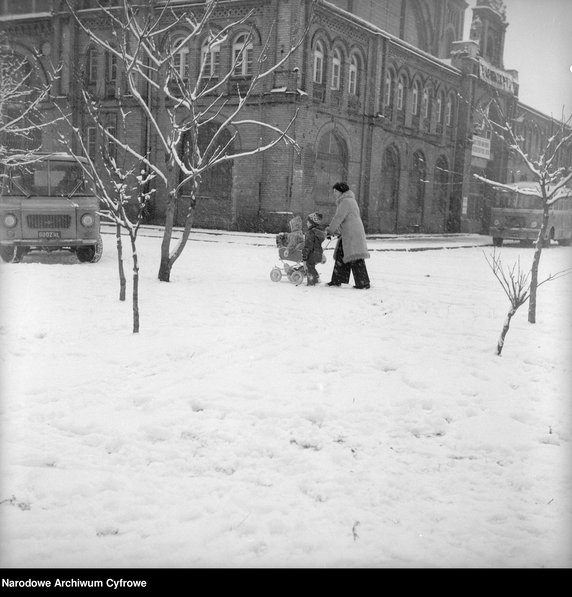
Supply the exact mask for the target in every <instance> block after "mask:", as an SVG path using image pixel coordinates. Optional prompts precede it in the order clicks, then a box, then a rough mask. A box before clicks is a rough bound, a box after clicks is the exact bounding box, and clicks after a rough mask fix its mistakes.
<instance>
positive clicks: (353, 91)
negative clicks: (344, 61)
mask: <svg viewBox="0 0 572 597" xmlns="http://www.w3.org/2000/svg"><path fill="white" fill-rule="evenodd" d="M348 83H349V86H348V91H349V93H350V95H357V94H358V61H357V58H356V57H355V56H352V57H351V59H350V72H349V81H348Z"/></svg>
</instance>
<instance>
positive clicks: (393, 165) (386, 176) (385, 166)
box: [381, 147, 400, 211]
mask: <svg viewBox="0 0 572 597" xmlns="http://www.w3.org/2000/svg"><path fill="white" fill-rule="evenodd" d="M399 170H400V168H399V154H398V153H397V150H396V149H395V148H394V147H388V148H387V149H386V150H385V152H384V154H383V160H382V162H381V194H382V207H383V209H386V210H391V211H393V210H395V209H396V208H397V202H398V197H399Z"/></svg>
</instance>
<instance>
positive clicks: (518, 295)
mask: <svg viewBox="0 0 572 597" xmlns="http://www.w3.org/2000/svg"><path fill="white" fill-rule="evenodd" d="M485 259H486V261H487V263H488V264H489V267H490V268H491V270H492V272H493V274H494V275H495V277H496V279H497V280H498V281H499V283H500V285H501V287H502V289H503V291H504V293H505V294H506V296H507V297H508V300H509V302H510V309H509V311H508V313H507V315H506V319H505V321H504V323H503V327H502V331H501V334H500V336H499V339H498V342H497V355H499V356H500V354H501V352H502V349H503V347H504V342H505V338H506V335H507V334H508V330H509V328H510V322H511V319H512V318H513V316H514V315H515V314H516V312H517V311H518V309H519V308H520V307H522V305H524V304H525V303H526V301H527V300H529V298H530V292H531V275H530V272H529V271H523V270H522V268H521V266H520V259H518V261H517V262H516V263H513V264H512V265H511V266H508V267H505V266H504V265H503V263H502V261H501V258H500V256H499V255H497V254H496V253H495V252H493V254H492V255H491V258H490V260H489V259H488V258H487V256H486V255H485ZM571 269H572V268H568V269H567V270H563V271H561V272H558V273H556V274H554V275H552V274H551V275H549V276H548V278H546V279H545V280H542V282H537V285H536V288H538V287H539V286H541V285H542V284H544V283H545V282H549V281H550V280H555V279H556V278H559V277H561V276H564V275H566V274H567V273H568V272H569V271H570V270H571Z"/></svg>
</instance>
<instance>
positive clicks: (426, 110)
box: [421, 87, 429, 118]
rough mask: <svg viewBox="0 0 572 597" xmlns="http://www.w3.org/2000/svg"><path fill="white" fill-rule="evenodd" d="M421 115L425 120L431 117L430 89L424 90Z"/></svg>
mask: <svg viewBox="0 0 572 597" xmlns="http://www.w3.org/2000/svg"><path fill="white" fill-rule="evenodd" d="M421 114H422V116H423V118H428V117H429V89H427V87H425V89H423V102H422V103H421Z"/></svg>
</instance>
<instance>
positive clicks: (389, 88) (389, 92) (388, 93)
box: [383, 71, 395, 107]
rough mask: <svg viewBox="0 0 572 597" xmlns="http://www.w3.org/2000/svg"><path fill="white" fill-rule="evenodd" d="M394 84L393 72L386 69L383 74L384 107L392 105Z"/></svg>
mask: <svg viewBox="0 0 572 597" xmlns="http://www.w3.org/2000/svg"><path fill="white" fill-rule="evenodd" d="M394 86H395V81H394V79H393V74H392V73H391V71H387V74H386V75H385V97H384V100H383V104H384V105H385V106H386V107H389V106H392V105H393V88H394Z"/></svg>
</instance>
